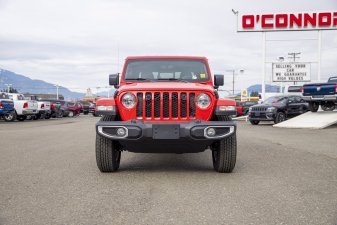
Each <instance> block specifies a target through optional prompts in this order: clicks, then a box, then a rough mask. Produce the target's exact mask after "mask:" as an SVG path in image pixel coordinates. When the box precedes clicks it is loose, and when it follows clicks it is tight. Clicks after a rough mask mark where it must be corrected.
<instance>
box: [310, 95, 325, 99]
mask: <svg viewBox="0 0 337 225" xmlns="http://www.w3.org/2000/svg"><path fill="white" fill-rule="evenodd" d="M312 98H324V95H314V96H312Z"/></svg>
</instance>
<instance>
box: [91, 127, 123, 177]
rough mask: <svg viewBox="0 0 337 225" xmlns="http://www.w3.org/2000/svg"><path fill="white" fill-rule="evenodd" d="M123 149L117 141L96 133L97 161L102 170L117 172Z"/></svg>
mask: <svg viewBox="0 0 337 225" xmlns="http://www.w3.org/2000/svg"><path fill="white" fill-rule="evenodd" d="M120 160H121V151H120V149H119V145H118V143H117V142H115V141H112V140H110V139H108V138H105V137H102V136H100V135H98V134H96V163H97V167H98V169H99V170H100V171H101V172H115V171H117V170H118V168H119V164H120Z"/></svg>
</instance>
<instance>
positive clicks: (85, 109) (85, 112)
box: [82, 102, 91, 115]
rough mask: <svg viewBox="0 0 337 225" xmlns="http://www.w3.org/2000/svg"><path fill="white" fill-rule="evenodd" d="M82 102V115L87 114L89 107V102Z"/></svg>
mask: <svg viewBox="0 0 337 225" xmlns="http://www.w3.org/2000/svg"><path fill="white" fill-rule="evenodd" d="M82 104H83V114H84V115H88V114H89V111H90V110H89V107H90V104H91V103H89V102H84V103H82Z"/></svg>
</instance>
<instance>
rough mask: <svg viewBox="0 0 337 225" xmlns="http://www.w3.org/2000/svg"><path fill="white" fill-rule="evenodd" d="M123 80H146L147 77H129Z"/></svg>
mask: <svg viewBox="0 0 337 225" xmlns="http://www.w3.org/2000/svg"><path fill="white" fill-rule="evenodd" d="M125 80H148V79H145V78H141V77H138V78H129V79H125Z"/></svg>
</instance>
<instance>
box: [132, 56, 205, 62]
mask: <svg viewBox="0 0 337 225" xmlns="http://www.w3.org/2000/svg"><path fill="white" fill-rule="evenodd" d="M135 59H138V60H142V59H187V60H205V61H207V58H206V57H204V56H129V57H127V58H126V60H135Z"/></svg>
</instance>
